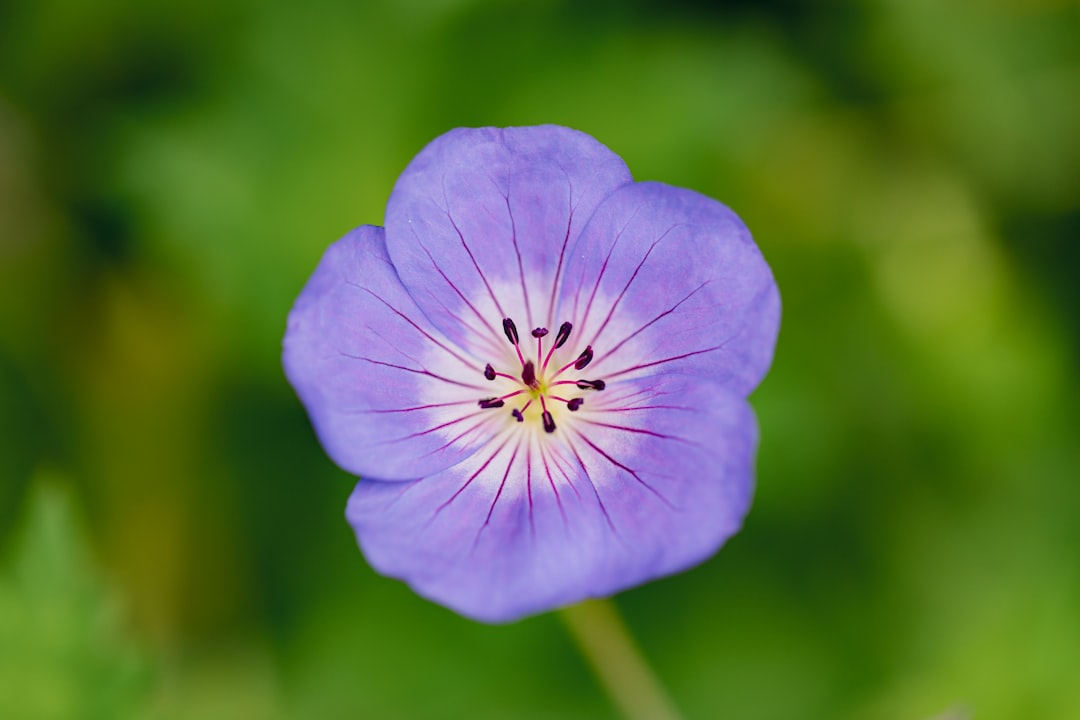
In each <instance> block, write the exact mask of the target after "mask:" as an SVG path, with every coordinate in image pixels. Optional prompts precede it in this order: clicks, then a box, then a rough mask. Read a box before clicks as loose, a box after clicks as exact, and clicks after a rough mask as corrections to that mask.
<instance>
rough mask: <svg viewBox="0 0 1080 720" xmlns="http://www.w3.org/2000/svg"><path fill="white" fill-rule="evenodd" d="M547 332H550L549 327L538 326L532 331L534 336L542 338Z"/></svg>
mask: <svg viewBox="0 0 1080 720" xmlns="http://www.w3.org/2000/svg"><path fill="white" fill-rule="evenodd" d="M547 334H548V329H547V328H536V329H534V330H533V331H532V336H533V337H534V338H542V337H544V336H545V335H547Z"/></svg>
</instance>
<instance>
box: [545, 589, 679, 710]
mask: <svg viewBox="0 0 1080 720" xmlns="http://www.w3.org/2000/svg"><path fill="white" fill-rule="evenodd" d="M559 614H560V615H561V616H562V619H563V622H564V623H565V624H566V627H567V628H568V629H569V630H570V634H571V635H572V636H573V637H574V641H575V642H576V643H577V645H578V648H579V649H580V650H581V653H582V654H583V655H584V656H585V658H586V659H587V660H588V661H589V664H590V665H592V668H593V671H594V672H595V673H596V675H597V677H598V678H599V680H600V682H601V684H603V686H604V689H605V690H607V693H608V695H609V696H610V697H611V700H612V702H613V703H614V704H615V705H616V707H618V709H619V711H620V712H621V713H622V715H623V717H625V718H627V720H678V718H679V713H678V711H677V710H676V709H675V706H674V704H672V702H671V699H670V698H669V697H668V696H667V694H666V693H665V692H664V688H663V687H662V686H661V685H660V680H659V679H658V678H657V677H656V674H655V673H653V671H652V668H650V667H649V664H648V662H647V661H646V660H645V657H644V656H643V655H642V654H641V650H640V649H639V648H638V646H637V643H635V642H634V639H633V637H631V636H630V631H629V630H628V629H627V627H626V624H625V623H624V622H623V620H622V618H621V617H620V616H619V611H618V608H616V607H615V604H614V603H613V602H612V601H611V600H586V601H585V602H582V603H578V604H577V605H571V606H570V607H567V608H563V609H562V610H561V611H560V612H559Z"/></svg>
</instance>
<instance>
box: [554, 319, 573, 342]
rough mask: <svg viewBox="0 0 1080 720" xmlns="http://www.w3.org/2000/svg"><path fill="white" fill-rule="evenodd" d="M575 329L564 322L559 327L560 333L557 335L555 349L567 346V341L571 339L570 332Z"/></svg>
mask: <svg viewBox="0 0 1080 720" xmlns="http://www.w3.org/2000/svg"><path fill="white" fill-rule="evenodd" d="M573 329H574V326H573V325H571V324H570V323H568V322H564V323H563V324H562V325H560V326H559V332H558V333H556V334H555V349H558V348H561V347H562V346H563V345H565V344H566V341H567V340H569V339H570V331H571V330H573Z"/></svg>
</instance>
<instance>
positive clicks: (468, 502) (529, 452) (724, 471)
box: [346, 375, 757, 622]
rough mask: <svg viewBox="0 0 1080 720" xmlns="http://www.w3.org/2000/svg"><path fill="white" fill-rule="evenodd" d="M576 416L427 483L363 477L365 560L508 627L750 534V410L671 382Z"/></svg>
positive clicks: (628, 389) (358, 493)
mask: <svg viewBox="0 0 1080 720" xmlns="http://www.w3.org/2000/svg"><path fill="white" fill-rule="evenodd" d="M586 407H588V405H587V406H586ZM578 414H579V415H580V416H581V417H580V418H578V417H575V418H574V422H573V423H567V424H566V425H561V426H560V427H559V429H558V430H557V431H556V433H554V434H552V435H544V434H541V433H536V434H530V433H522V434H518V435H510V436H507V437H508V439H507V440H504V441H502V442H500V443H497V444H495V445H494V446H492V447H490V448H489V449H485V450H484V451H483V452H478V453H476V454H474V455H472V456H471V457H470V458H468V459H467V460H465V461H464V462H463V463H461V464H460V465H459V466H457V467H455V468H452V469H450V470H447V471H445V472H442V473H439V474H436V475H432V476H431V477H428V478H425V479H423V480H418V481H416V482H413V483H408V484H404V483H382V482H373V481H367V480H364V481H361V482H360V483H359V484H358V485H357V486H356V489H355V490H354V491H353V494H352V496H351V498H350V500H349V505H348V509H347V511H346V515H347V517H348V519H349V522H350V523H351V524H352V525H353V527H354V529H355V531H356V534H357V538H358V540H359V542H360V545H361V546H362V548H363V551H364V554H365V556H366V557H367V558H368V560H369V561H370V562H371V564H372V565H373V566H374V567H375V569H376V570H378V571H379V572H381V573H383V574H386V575H390V576H393V577H398V578H402V579H404V580H405V581H407V582H408V583H409V584H410V585H411V586H412V587H413V588H414V589H415V590H416V591H417V592H418V593H420V594H421V595H424V596H426V597H428V598H431V599H433V600H435V601H436V602H439V603H442V604H444V605H447V606H449V607H451V608H453V609H454V610H456V611H457V612H459V613H461V614H463V615H466V616H469V617H472V618H475V619H478V620H483V621H487V622H506V621H511V620H515V619H517V618H520V617H522V616H524V615H528V614H531V613H535V612H541V611H544V610H549V609H552V608H554V607H558V606H561V605H565V604H568V603H572V602H576V601H579V600H582V599H584V598H587V597H596V596H605V595H609V594H611V593H614V592H616V591H619V590H622V589H625V588H628V587H631V586H633V585H636V584H638V583H641V582H644V581H646V580H649V579H651V578H654V577H658V576H662V575H666V574H669V573H673V572H677V571H680V570H683V569H686V568H688V567H690V566H693V565H695V564H697V563H699V562H701V561H703V560H704V559H706V558H708V557H709V556H711V555H712V554H713V553H714V552H715V551H716V550H717V549H718V548H719V547H720V545H721V544H723V542H724V541H725V540H726V539H727V538H728V537H729V536H731V535H732V534H733V533H734V532H735V531H736V530H737V529H738V528H739V526H740V525H741V522H742V518H743V516H744V515H745V513H746V511H747V509H748V507H749V503H750V498H751V495H752V492H753V461H754V452H755V449H756V444H757V429H756V427H757V426H756V423H755V421H754V417H753V412H752V410H750V408H749V406H748V405H747V404H746V401H745V400H744V399H742V398H740V397H738V396H736V395H733V394H731V393H729V392H728V391H726V390H725V389H723V388H722V387H720V386H719V385H716V384H715V383H711V382H708V381H706V382H698V381H695V380H693V379H692V378H690V377H688V376H676V375H672V376H667V377H664V378H656V377H653V378H647V379H642V380H638V381H628V382H625V383H621V384H620V387H619V389H617V390H616V391H615V392H614V393H612V397H611V399H610V400H608V401H607V402H606V403H605V406H604V408H603V409H602V410H597V411H595V412H593V413H591V414H590V413H589V412H587V411H586V410H585V408H583V409H582V410H581V411H579V413H578ZM563 433H564V434H563ZM519 438H520V440H519Z"/></svg>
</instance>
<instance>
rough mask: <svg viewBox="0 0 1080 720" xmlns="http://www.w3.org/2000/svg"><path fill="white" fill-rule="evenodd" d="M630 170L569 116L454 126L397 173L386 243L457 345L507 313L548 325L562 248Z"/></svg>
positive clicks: (489, 333)
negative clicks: (567, 122) (542, 122)
mask: <svg viewBox="0 0 1080 720" xmlns="http://www.w3.org/2000/svg"><path fill="white" fill-rule="evenodd" d="M629 181H630V173H629V171H628V170H627V169H626V165H625V164H624V163H623V161H622V160H621V159H620V158H619V157H618V156H617V155H615V154H614V153H612V152H611V151H610V150H608V149H607V148H606V147H604V146H603V145H601V144H600V143H598V142H597V141H596V140H594V139H593V138H591V137H590V136H588V135H585V134H584V133H580V132H577V131H575V130H570V129H569V128H563V127H556V126H551V125H548V126H540V127H523V128H505V129H499V128H480V129H458V130H454V131H451V132H449V133H447V134H445V135H443V136H441V137H439V138H436V139H435V140H434V141H432V142H431V144H429V145H428V146H427V147H426V148H424V150H423V151H422V152H421V153H420V154H419V155H417V157H416V158H415V159H414V160H413V161H412V162H411V163H410V164H409V166H408V167H407V168H406V169H405V171H404V172H403V173H402V174H401V177H400V178H399V179H398V182H397V185H396V186H395V187H394V192H393V194H392V195H391V196H390V200H389V202H388V203H387V208H386V238H387V247H388V249H389V252H390V257H391V258H392V259H393V261H394V266H395V267H396V268H397V271H398V274H399V275H400V277H401V281H402V282H403V283H404V284H405V286H406V287H407V288H409V290H410V292H411V293H412V295H413V297H414V299H415V300H416V302H417V304H418V305H419V306H420V308H421V309H422V310H423V311H424V313H425V314H427V316H428V317H429V318H430V319H431V321H432V322H433V323H434V324H435V326H436V327H438V328H440V329H441V330H442V331H443V332H444V333H445V334H446V335H447V336H448V337H449V338H451V339H452V340H454V341H455V342H457V343H458V344H459V345H461V346H466V347H467V346H473V345H475V343H476V342H477V341H478V338H494V339H496V340H498V338H500V337H501V332H500V325H499V323H500V322H501V320H502V318H504V317H513V318H515V320H516V321H517V322H518V323H519V324H520V325H521V326H522V327H523V328H529V329H531V328H534V327H538V326H543V327H550V326H551V325H552V324H553V323H556V322H557V321H556V319H554V318H553V316H552V315H551V310H552V305H553V303H554V299H555V287H556V284H557V279H558V277H559V276H560V275H561V273H562V271H563V269H564V266H565V263H566V261H567V250H568V249H569V248H570V247H571V246H572V245H573V244H574V242H575V240H576V239H577V236H578V234H579V233H580V231H581V228H582V227H583V226H584V224H585V222H586V221H587V220H588V219H589V216H590V215H591V214H592V212H593V210H594V209H595V208H596V206H597V205H598V204H599V203H600V201H601V200H603V198H604V197H605V196H607V195H608V194H609V193H611V192H612V191H613V190H614V189H615V188H617V187H619V186H621V185H623V184H625V183H627V182H629Z"/></svg>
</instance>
